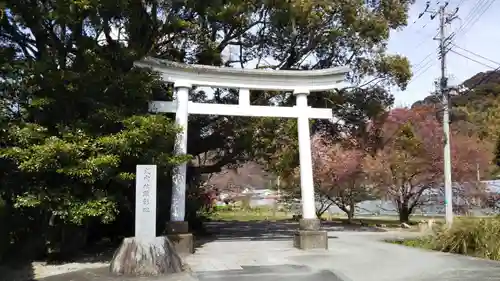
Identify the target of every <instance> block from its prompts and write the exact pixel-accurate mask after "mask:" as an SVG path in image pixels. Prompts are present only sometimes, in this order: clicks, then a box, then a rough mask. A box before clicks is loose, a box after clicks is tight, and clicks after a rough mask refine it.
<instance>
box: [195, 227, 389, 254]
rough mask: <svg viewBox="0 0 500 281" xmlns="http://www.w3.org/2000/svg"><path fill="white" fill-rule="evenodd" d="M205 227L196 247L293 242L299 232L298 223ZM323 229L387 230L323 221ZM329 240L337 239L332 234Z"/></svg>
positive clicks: (332, 230) (330, 230) (334, 230)
mask: <svg viewBox="0 0 500 281" xmlns="http://www.w3.org/2000/svg"><path fill="white" fill-rule="evenodd" d="M204 226H205V228H206V230H207V232H208V233H209V235H206V236H198V237H196V243H195V247H196V248H198V247H201V246H203V244H205V243H208V242H210V241H215V240H219V241H220V240H233V241H234V240H247V241H280V240H291V239H292V237H293V235H294V233H295V232H296V231H297V230H298V227H299V224H298V222H296V221H292V220H289V221H244V222H242V221H210V222H205V223H204ZM321 226H322V229H323V230H326V231H328V232H337V231H338V232H340V231H358V232H386V230H385V229H382V228H377V227H370V226H360V225H348V224H342V223H339V222H332V221H323V222H322V223H321ZM328 238H337V237H336V236H332V235H331V233H330V235H329V237H328Z"/></svg>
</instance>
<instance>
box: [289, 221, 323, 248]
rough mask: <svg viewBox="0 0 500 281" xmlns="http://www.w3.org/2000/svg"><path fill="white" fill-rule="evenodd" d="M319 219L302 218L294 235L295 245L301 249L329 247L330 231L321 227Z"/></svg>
mask: <svg viewBox="0 0 500 281" xmlns="http://www.w3.org/2000/svg"><path fill="white" fill-rule="evenodd" d="M320 226H321V222H320V220H318V219H301V220H300V221H299V230H298V231H297V232H296V233H295V234H294V236H293V246H294V247H295V248H298V249H301V250H310V249H325V250H327V249H328V233H327V232H326V231H324V230H321V229H320Z"/></svg>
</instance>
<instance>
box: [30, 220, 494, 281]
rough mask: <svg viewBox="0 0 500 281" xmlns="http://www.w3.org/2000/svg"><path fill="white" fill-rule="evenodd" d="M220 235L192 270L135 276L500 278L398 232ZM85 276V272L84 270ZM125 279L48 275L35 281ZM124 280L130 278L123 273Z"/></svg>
mask: <svg viewBox="0 0 500 281" xmlns="http://www.w3.org/2000/svg"><path fill="white" fill-rule="evenodd" d="M210 227H211V228H216V229H217V230H219V235H218V236H217V237H214V239H213V240H212V241H204V243H203V245H201V246H200V247H199V248H198V249H197V251H196V253H195V254H194V255H191V256H189V257H188V258H187V259H186V262H187V263H188V265H189V266H190V267H191V269H192V272H191V273H186V274H180V275H174V276H169V277H158V278H154V279H142V278H141V279H138V280H150V281H151V280H158V281H160V280H163V281H166V280H179V281H188V280H189V281H195V280H198V281H212V280H213V281H215V280H219V281H250V280H252V281H254V280H258V281H275V280H287V281H302V280H303V281H306V280H314V281H326V280H330V281H435V280H444V281H448V280H461V281H462V280H463V281H469V280H471V281H472V280H473V281H483V280H500V263H497V262H491V261H485V260H480V259H474V258H468V257H463V256H457V255H451V254H444V253H438V252H431V251H424V250H420V249H413V248H408V247H405V246H400V245H395V244H390V243H386V242H382V241H381V240H384V239H390V238H398V237H401V236H402V235H415V234H414V233H413V234H412V233H401V232H375V231H373V229H369V228H366V229H362V230H364V231H353V230H347V231H338V230H342V229H339V228H338V227H337V228H330V230H332V231H330V232H329V237H330V239H329V247H330V249H329V250H315V251H300V250H297V249H295V248H293V246H292V241H291V238H290V234H291V233H292V232H293V229H294V228H295V227H296V225H295V224H278V223H260V224H248V223H236V222H235V223H225V224H212V225H210ZM87 276H88V275H87ZM59 280H61V281H63V280H74V281H82V280H95V281H97V280H99V281H104V280H125V279H123V278H120V279H111V278H109V277H106V278H105V277H102V278H99V277H98V275H94V276H93V277H91V278H88V279H81V278H70V279H68V276H66V277H63V276H60V277H59V278H55V276H54V277H51V278H46V279H41V280H40V281H59ZM126 280H129V279H126Z"/></svg>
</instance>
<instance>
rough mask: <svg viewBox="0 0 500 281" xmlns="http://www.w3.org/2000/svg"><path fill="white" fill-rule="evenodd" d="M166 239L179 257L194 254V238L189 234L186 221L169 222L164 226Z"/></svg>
mask: <svg viewBox="0 0 500 281" xmlns="http://www.w3.org/2000/svg"><path fill="white" fill-rule="evenodd" d="M166 232H167V237H168V238H169V239H170V241H171V242H172V244H173V246H174V249H175V251H176V252H177V253H178V254H179V255H180V256H185V255H189V254H192V253H194V236H193V234H192V233H189V225H188V222H187V221H170V222H167V225H166Z"/></svg>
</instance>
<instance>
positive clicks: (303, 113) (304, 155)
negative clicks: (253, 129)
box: [135, 58, 349, 249]
mask: <svg viewBox="0 0 500 281" xmlns="http://www.w3.org/2000/svg"><path fill="white" fill-rule="evenodd" d="M135 65H136V66H139V67H146V68H151V69H152V70H154V71H157V72H159V73H160V74H161V77H162V79H163V80H164V81H165V82H169V83H174V88H175V91H176V99H175V100H174V101H171V102H167V101H152V102H151V103H150V111H152V112H156V113H166V112H169V113H175V122H176V123H177V124H178V125H179V126H181V127H182V131H181V132H180V134H178V136H177V140H176V147H175V153H176V154H181V155H182V154H187V136H188V135H187V127H188V115H189V114H207V115H229V116H249V117H288V118H297V119H298V137H299V156H300V185H301V196H302V217H303V219H302V220H301V222H300V230H299V231H298V232H297V235H296V236H295V239H294V244H295V246H296V247H298V248H301V249H308V248H327V247H328V245H327V242H328V239H327V235H326V232H325V231H320V222H319V220H318V219H317V218H316V213H315V198H314V185H313V171H312V159H311V158H312V157H311V138H310V130H309V118H313V119H331V118H333V116H332V112H331V110H330V109H320V108H311V107H310V106H308V104H307V96H308V95H309V93H310V92H311V91H327V90H332V89H336V88H339V87H340V83H342V82H344V81H345V76H346V74H347V73H348V71H349V69H348V68H346V67H337V68H331V69H323V70H307V71H297V70H258V69H236V68H225V67H214V66H204V65H187V64H182V63H175V62H171V61H165V60H159V59H154V58H146V59H144V60H141V61H139V62H136V63H135ZM193 86H201V87H203V86H205V87H217V88H233V89H239V103H238V104H237V105H229V104H208V103H197V102H191V101H189V91H190V90H191V88H192V87H193ZM252 89H253V90H275V91H290V92H293V94H294V95H295V96H296V105H295V106H293V107H279V106H257V105H250V90H252ZM172 182H173V184H172V205H171V229H170V232H171V233H187V232H188V230H187V223H184V219H185V217H184V216H185V206H186V163H184V164H181V165H179V166H178V167H176V169H175V173H174V176H173V179H172Z"/></svg>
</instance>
